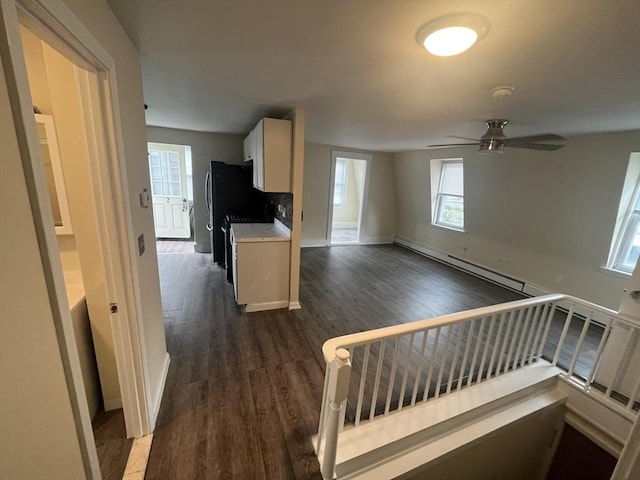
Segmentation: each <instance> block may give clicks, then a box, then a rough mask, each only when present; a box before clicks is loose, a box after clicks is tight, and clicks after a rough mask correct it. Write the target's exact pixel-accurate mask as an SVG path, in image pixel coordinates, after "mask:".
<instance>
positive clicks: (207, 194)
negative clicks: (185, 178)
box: [204, 171, 211, 213]
mask: <svg viewBox="0 0 640 480" xmlns="http://www.w3.org/2000/svg"><path fill="white" fill-rule="evenodd" d="M210 183H211V172H209V171H208V172H207V176H206V177H204V200H205V202H206V203H207V211H208V212H209V213H211V189H210V188H209V184H210Z"/></svg>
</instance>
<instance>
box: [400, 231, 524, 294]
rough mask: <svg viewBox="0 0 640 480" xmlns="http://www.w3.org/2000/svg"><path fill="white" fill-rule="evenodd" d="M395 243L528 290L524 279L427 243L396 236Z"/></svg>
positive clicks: (489, 278)
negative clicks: (510, 275)
mask: <svg viewBox="0 0 640 480" xmlns="http://www.w3.org/2000/svg"><path fill="white" fill-rule="evenodd" d="M395 243H396V244H398V245H400V246H402V247H404V248H408V249H409V250H412V251H414V252H416V253H419V254H421V255H424V256H426V257H429V258H431V259H432V260H436V261H438V262H440V263H444V264H447V265H449V266H452V267H454V268H457V269H458V270H462V271H464V272H466V273H470V274H472V275H475V276H476V277H480V278H483V279H485V280H489V281H490V282H493V283H497V284H498V285H502V286H503V287H507V288H510V289H512V290H515V291H517V292H520V293H525V294H526V292H525V291H524V289H525V282H524V281H523V280H518V279H516V278H512V277H508V276H506V275H504V274H502V273H500V272H495V271H493V270H489V269H488V268H485V267H483V266H481V265H476V264H474V263H471V262H469V261H467V260H463V259H459V258H456V257H454V256H452V255H449V254H448V253H445V252H442V251H440V250H436V249H435V248H431V247H428V246H426V245H422V244H420V243H417V242H414V241H412V240H409V239H407V238H403V237H395Z"/></svg>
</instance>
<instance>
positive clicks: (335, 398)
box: [321, 348, 351, 480]
mask: <svg viewBox="0 0 640 480" xmlns="http://www.w3.org/2000/svg"><path fill="white" fill-rule="evenodd" d="M350 357H351V355H350V354H349V352H348V351H347V350H345V349H343V348H339V349H337V350H336V353H335V357H334V358H333V360H332V361H331V363H330V364H329V365H328V374H329V379H328V384H327V393H328V399H327V401H328V405H327V407H328V411H327V412H326V418H325V425H324V428H323V430H324V433H325V435H324V436H325V443H324V455H323V458H322V468H321V470H322V478H323V479H325V480H332V479H333V478H334V477H335V468H336V454H337V450H338V432H339V430H340V418H341V412H342V409H343V408H346V406H345V401H346V399H347V396H348V394H349V381H350V379H351V360H350Z"/></svg>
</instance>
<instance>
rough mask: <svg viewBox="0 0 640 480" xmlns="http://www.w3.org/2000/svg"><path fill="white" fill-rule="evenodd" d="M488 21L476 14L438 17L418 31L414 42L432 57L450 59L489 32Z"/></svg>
mask: <svg viewBox="0 0 640 480" xmlns="http://www.w3.org/2000/svg"><path fill="white" fill-rule="evenodd" d="M489 29H490V25H489V21H488V20H487V19H486V18H484V17H483V16H482V15H478V14H477V13H456V14H452V15H445V16H443V17H438V18H436V19H434V20H431V21H430V22H428V23H426V24H425V25H423V26H422V28H420V30H418V34H417V35H416V40H417V41H418V43H419V44H420V45H422V46H423V47H424V48H426V49H427V51H428V52H429V53H431V54H432V55H436V56H439V57H450V56H453V55H458V54H460V53H462V52H465V51H466V50H468V49H469V48H471V47H472V46H473V45H474V44H475V43H476V42H478V40H481V39H482V38H483V37H484V36H486V35H487V33H488V32H489Z"/></svg>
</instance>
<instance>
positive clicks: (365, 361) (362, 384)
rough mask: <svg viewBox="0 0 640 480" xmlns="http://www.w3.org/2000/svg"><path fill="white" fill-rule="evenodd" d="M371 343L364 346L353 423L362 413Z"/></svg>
mask: <svg viewBox="0 0 640 480" xmlns="http://www.w3.org/2000/svg"><path fill="white" fill-rule="evenodd" d="M370 350H371V344H370V343H367V344H366V345H365V347H364V358H363V360H362V376H361V377H360V388H359V389H358V404H357V406H356V419H355V425H356V426H358V425H359V424H360V415H361V414H362V402H363V400H364V387H365V385H366V383H367V369H368V367H369V351H370Z"/></svg>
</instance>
